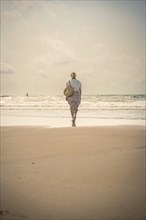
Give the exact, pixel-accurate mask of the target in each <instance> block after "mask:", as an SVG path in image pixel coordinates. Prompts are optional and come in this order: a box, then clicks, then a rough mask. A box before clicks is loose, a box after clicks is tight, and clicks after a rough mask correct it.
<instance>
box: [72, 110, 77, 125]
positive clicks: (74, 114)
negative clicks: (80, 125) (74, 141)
mask: <svg viewBox="0 0 146 220" xmlns="http://www.w3.org/2000/svg"><path fill="white" fill-rule="evenodd" d="M71 116H72V127H76V124H75V121H76V117H77V110H76V111H73V110H71Z"/></svg>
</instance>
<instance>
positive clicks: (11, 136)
mask: <svg viewBox="0 0 146 220" xmlns="http://www.w3.org/2000/svg"><path fill="white" fill-rule="evenodd" d="M144 208H145V132H144V127H141V126H113V127H112V126H109V127H80V128H49V129H48V128H43V127H2V128H1V208H0V209H1V211H0V217H1V219H9V220H10V219H13V220H14V219H15V220H16V219H17V220H21V219H27V220H32V219H34V220H35V219H38V220H45V219H46V220H47V219H51V220H56V219H57V220H58V219H62V220H73V219H74V220H80V219H81V220H92V219H94V220H107V219H108V220H144V219H146V216H145V209H144Z"/></svg>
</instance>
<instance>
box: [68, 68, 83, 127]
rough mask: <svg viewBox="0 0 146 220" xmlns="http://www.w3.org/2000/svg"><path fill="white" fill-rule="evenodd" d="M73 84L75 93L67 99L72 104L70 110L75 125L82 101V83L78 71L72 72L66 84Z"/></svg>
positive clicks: (73, 125)
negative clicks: (77, 75)
mask: <svg viewBox="0 0 146 220" xmlns="http://www.w3.org/2000/svg"><path fill="white" fill-rule="evenodd" d="M69 85H71V87H72V88H73V90H74V92H73V95H72V96H71V97H67V98H66V100H67V101H68V104H69V105H70V112H71V116H72V127H75V126H76V124H75V121H76V117H77V111H78V107H79V105H80V102H81V93H82V91H81V87H82V84H81V82H80V81H79V80H77V79H76V73H75V72H72V73H71V80H69V81H68V82H67V83H66V86H69Z"/></svg>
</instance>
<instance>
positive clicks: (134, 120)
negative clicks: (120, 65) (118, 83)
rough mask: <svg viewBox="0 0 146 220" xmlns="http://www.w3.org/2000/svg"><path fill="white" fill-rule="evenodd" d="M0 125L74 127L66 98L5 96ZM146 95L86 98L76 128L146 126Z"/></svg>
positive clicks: (81, 106) (2, 102) (83, 97)
mask: <svg viewBox="0 0 146 220" xmlns="http://www.w3.org/2000/svg"><path fill="white" fill-rule="evenodd" d="M0 105H1V125H5V126H7V125H32V126H33V125H41V126H48V127H68V126H71V116H70V110H69V105H68V103H67V102H66V100H65V97H64V96H3V97H1V102H0ZM145 110H146V96H145V95H83V96H82V101H81V104H80V107H79V111H78V115H77V126H98V125H126V124H128V125H145Z"/></svg>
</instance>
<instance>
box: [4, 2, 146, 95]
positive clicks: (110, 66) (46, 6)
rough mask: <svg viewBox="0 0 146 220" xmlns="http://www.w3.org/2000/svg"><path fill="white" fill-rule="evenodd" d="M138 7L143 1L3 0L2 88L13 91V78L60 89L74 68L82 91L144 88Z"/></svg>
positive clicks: (31, 86) (22, 83)
mask: <svg viewBox="0 0 146 220" xmlns="http://www.w3.org/2000/svg"><path fill="white" fill-rule="evenodd" d="M137 5H139V8H138V7H137ZM111 6H112V7H111ZM121 6H122V7H121ZM123 6H124V7H123ZM142 7H143V4H142V3H141V1H139V3H138V2H136V1H134V2H132V1H129V3H128V5H127V3H126V2H123V3H121V1H119V2H118V3H117V2H115V1H45V0H44V1H37V0H34V1H32V0H31V1H2V13H1V18H2V28H1V36H2V41H1V44H2V50H1V53H2V58H3V64H2V68H1V73H3V74H2V75H3V76H2V77H3V82H4V85H3V88H5V89H6V88H7V89H8V88H11V89H12V90H13V91H15V83H16V84H17V89H20V91H21V90H23V91H24V90H25V88H27V87H28V88H29V90H31V91H32V92H34V93H35V92H36V93H40V92H41V90H42V89H43V91H44V93H45V91H46V92H48V93H49V92H50V93H51V92H52V93H53V92H54V93H55V89H56V92H57V93H58V94H59V88H60V89H61V87H62V85H64V81H66V78H67V79H68V77H69V73H70V72H72V71H75V72H77V75H78V77H79V78H80V79H81V80H82V82H83V88H84V90H83V91H84V92H85V93H98V92H100V93H114V92H115V90H116V88H117V92H118V93H120V91H121V92H124V93H126V92H127V93H129V92H130V91H131V92H134V91H135V93H136V92H138V93H140V92H142V91H144V89H143V88H144V75H145V60H144V50H143V48H144V41H143V39H144V37H143V33H144V31H143V30H144V21H143V17H144V16H143V8H142ZM125 8H126V14H124V13H123V12H125ZM129 15H130V18H131V19H128V18H129ZM132 18H134V22H133V19H132ZM109 24H110V25H109ZM132 31H133V32H132ZM134 33H135V34H134ZM16 70H17V71H16ZM4 73H5V74H4ZM8 73H9V74H8ZM12 73H13V74H12ZM14 73H15V74H14ZM8 82H9V83H8ZM36 83H38V84H37V85H38V87H37V86H36ZM48 83H49V90H48ZM53 83H54V84H53ZM56 84H57V88H56V87H55V85H56ZM12 85H13V86H14V88H12ZM19 85H20V86H19ZM9 91H10V90H9ZM18 93H19V91H18Z"/></svg>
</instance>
